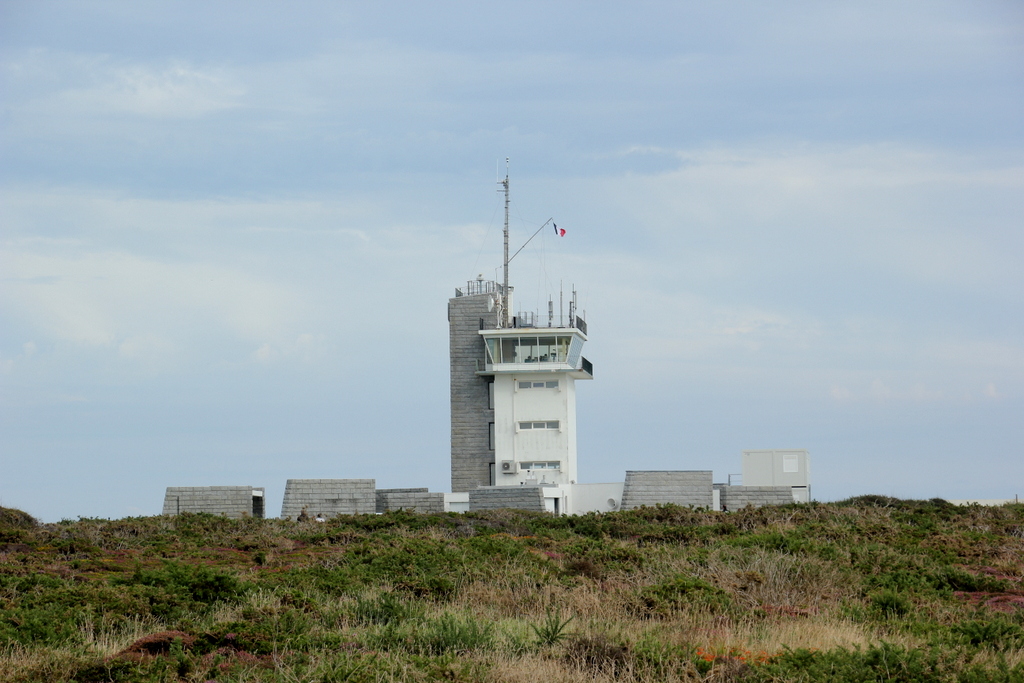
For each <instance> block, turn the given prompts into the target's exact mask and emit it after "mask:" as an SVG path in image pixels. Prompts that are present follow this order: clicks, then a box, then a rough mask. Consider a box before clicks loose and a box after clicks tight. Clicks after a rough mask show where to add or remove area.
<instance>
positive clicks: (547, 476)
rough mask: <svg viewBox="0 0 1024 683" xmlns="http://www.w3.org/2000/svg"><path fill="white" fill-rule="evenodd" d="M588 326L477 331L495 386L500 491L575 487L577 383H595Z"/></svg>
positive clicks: (494, 432)
mask: <svg viewBox="0 0 1024 683" xmlns="http://www.w3.org/2000/svg"><path fill="white" fill-rule="evenodd" d="M583 325H584V323H583V321H582V320H581V319H578V318H577V319H576V320H575V321H573V326H572V327H560V328H556V327H544V328H533V327H521V328H513V329H493V330H480V331H479V334H480V336H481V337H483V339H484V342H485V345H486V350H487V358H486V361H485V363H484V369H483V370H482V371H481V374H484V375H488V376H491V377H492V378H493V380H492V381H491V382H490V383H489V389H490V394H491V395H490V397H489V398H490V401H491V405H492V406H493V407H494V421H493V422H491V424H490V428H491V430H492V433H491V435H490V438H491V443H492V444H493V446H494V459H495V465H496V473H497V474H496V476H495V480H494V484H495V485H497V486H509V485H516V484H518V485H529V484H575V483H576V481H577V470H576V380H578V379H593V377H594V375H593V366H592V365H591V364H590V362H589V361H588V360H587V359H586V358H584V357H583V356H582V355H581V351H582V349H583V343H584V342H585V341H586V340H587V336H586V334H585V333H584V332H583V329H581V328H583Z"/></svg>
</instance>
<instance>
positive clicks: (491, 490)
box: [469, 486, 545, 512]
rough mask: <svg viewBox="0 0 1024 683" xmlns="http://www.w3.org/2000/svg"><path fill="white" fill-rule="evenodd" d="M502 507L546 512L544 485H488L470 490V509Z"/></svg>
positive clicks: (495, 508)
mask: <svg viewBox="0 0 1024 683" xmlns="http://www.w3.org/2000/svg"><path fill="white" fill-rule="evenodd" d="M500 508H514V509H516V510H535V511H537V512H544V510H545V507H544V487H543V486H487V487H480V488H477V489H473V490H471V491H470V492H469V509H470V511H473V510H497V509H500Z"/></svg>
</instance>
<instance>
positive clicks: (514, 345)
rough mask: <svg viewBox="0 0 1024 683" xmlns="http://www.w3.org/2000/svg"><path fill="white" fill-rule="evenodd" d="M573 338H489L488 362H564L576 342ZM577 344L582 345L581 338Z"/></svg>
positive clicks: (563, 336) (565, 336) (577, 352)
mask: <svg viewBox="0 0 1024 683" xmlns="http://www.w3.org/2000/svg"><path fill="white" fill-rule="evenodd" d="M574 340H577V338H576V337H575V336H573V335H557V336H551V337H502V338H500V339H495V338H491V339H488V340H487V359H488V362H489V363H565V362H566V359H567V358H569V356H570V355H571V349H572V347H573V345H574V344H577V341H574ZM578 345H579V346H580V347H582V345H583V340H582V339H579V340H578ZM576 355H579V349H578V348H577V349H576Z"/></svg>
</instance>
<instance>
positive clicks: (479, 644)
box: [417, 614, 494, 655]
mask: <svg viewBox="0 0 1024 683" xmlns="http://www.w3.org/2000/svg"><path fill="white" fill-rule="evenodd" d="M417 641H418V642H417V646H418V649H419V650H420V651H421V652H422V653H423V654H431V655H441V654H445V653H449V652H456V653H458V652H471V651H473V650H486V649H490V648H491V647H492V646H493V644H494V624H493V623H490V622H486V623H481V622H479V621H477V620H476V619H474V618H473V617H472V616H469V615H466V616H464V617H462V618H461V619H460V618H458V617H456V616H455V615H454V614H442V615H441V616H440V617H438V618H437V619H433V620H431V621H429V622H427V623H426V625H425V628H424V629H423V630H422V631H421V632H420V634H419V638H418V639H417Z"/></svg>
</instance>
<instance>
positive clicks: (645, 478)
mask: <svg viewBox="0 0 1024 683" xmlns="http://www.w3.org/2000/svg"><path fill="white" fill-rule="evenodd" d="M711 486H712V476H711V470H642V471H627V472H626V483H625V485H624V486H623V488H622V509H623V510H631V509H633V508H638V507H640V506H641V505H648V506H654V505H658V504H662V505H664V504H666V503H674V504H675V505H692V506H694V507H702V508H708V509H710V508H711V506H712V503H713V498H712V493H711Z"/></svg>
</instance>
